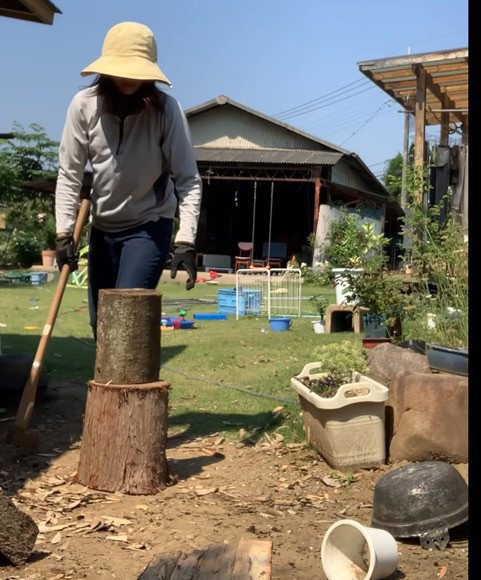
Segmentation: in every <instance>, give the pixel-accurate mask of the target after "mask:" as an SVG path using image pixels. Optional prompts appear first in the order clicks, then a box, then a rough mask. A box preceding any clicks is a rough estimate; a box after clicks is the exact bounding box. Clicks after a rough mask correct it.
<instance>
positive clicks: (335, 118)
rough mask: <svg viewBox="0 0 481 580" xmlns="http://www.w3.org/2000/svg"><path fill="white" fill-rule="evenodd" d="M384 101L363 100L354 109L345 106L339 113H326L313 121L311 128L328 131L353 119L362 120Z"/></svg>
mask: <svg viewBox="0 0 481 580" xmlns="http://www.w3.org/2000/svg"><path fill="white" fill-rule="evenodd" d="M383 102H384V101H382V102H381V101H379V102H373V100H372V98H367V99H363V101H362V102H360V103H359V105H355V106H354V107H348V108H347V109H346V108H345V107H346V106H345V105H344V106H343V107H342V109H341V110H339V111H338V112H334V113H333V112H327V113H324V115H323V116H322V117H319V118H318V119H316V120H314V121H312V122H311V123H310V124H309V126H310V127H313V126H317V127H320V128H321V129H326V128H328V127H330V126H333V125H338V124H339V123H343V122H344V121H347V120H352V119H354V120H355V119H359V120H362V119H364V118H365V117H366V115H368V114H369V113H370V112H371V109H372V111H374V110H376V108H377V107H379V106H380V105H381V104H382V103H383Z"/></svg>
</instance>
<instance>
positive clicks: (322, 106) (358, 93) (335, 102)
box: [280, 82, 376, 121]
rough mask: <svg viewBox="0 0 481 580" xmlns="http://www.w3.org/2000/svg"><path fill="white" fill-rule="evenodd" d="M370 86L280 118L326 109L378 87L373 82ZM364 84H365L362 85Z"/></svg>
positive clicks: (283, 119) (284, 118) (290, 117)
mask: <svg viewBox="0 0 481 580" xmlns="http://www.w3.org/2000/svg"><path fill="white" fill-rule="evenodd" d="M368 84H369V85H370V86H369V87H368V88H367V89H363V90H362V91H358V92H357V93H353V94H352V95H348V96H347V97H343V98H342V99H337V100H336V101H332V102H330V103H326V104H324V105H321V106H319V107H314V108H311V109H307V110H305V111H301V112H300V113H293V114H292V115H287V116H285V117H283V118H282V119H280V120H281V121H285V120H286V119H292V118H293V117H299V116H300V115H306V114H307V113H312V112H314V111H318V110H319V109H325V108H326V107H329V106H330V105H336V104H337V103H341V102H342V101H345V100H347V99H351V98H352V97H355V96H357V95H360V94H362V93H365V92H366V91H372V89H374V88H376V85H374V84H372V83H370V82H369V83H368ZM361 86H364V85H361ZM356 88H360V87H356Z"/></svg>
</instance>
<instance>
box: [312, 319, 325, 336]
mask: <svg viewBox="0 0 481 580" xmlns="http://www.w3.org/2000/svg"><path fill="white" fill-rule="evenodd" d="M312 328H313V329H314V332H315V333H316V334H324V333H325V332H326V324H325V322H324V320H314V321H313V322H312Z"/></svg>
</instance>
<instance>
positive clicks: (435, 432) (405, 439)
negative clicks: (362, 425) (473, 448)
mask: <svg viewBox="0 0 481 580" xmlns="http://www.w3.org/2000/svg"><path fill="white" fill-rule="evenodd" d="M386 432H387V437H388V453H389V459H390V460H391V461H398V460H403V459H405V460H407V461H430V460H437V459H439V460H443V461H448V462H450V463H464V462H467V460H468V379H467V377H460V376H457V375H452V374H448V373H439V374H436V373H398V374H397V375H395V376H394V377H393V378H392V379H391V383H390V385H389V400H388V401H387V404H386Z"/></svg>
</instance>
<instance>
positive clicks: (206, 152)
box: [194, 147, 343, 165]
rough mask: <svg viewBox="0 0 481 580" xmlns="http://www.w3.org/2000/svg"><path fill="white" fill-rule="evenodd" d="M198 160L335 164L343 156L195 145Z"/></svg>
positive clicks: (212, 161)
mask: <svg viewBox="0 0 481 580" xmlns="http://www.w3.org/2000/svg"><path fill="white" fill-rule="evenodd" d="M194 150H195V156H196V159H197V161H205V162H209V163H214V162H215V163H276V164H277V163H278V164H283V165H335V164H336V163H337V162H338V161H339V159H340V158H341V157H342V156H343V154H342V153H336V152H334V151H312V150H306V149H296V150H290V149H221V148H220V147H194Z"/></svg>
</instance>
